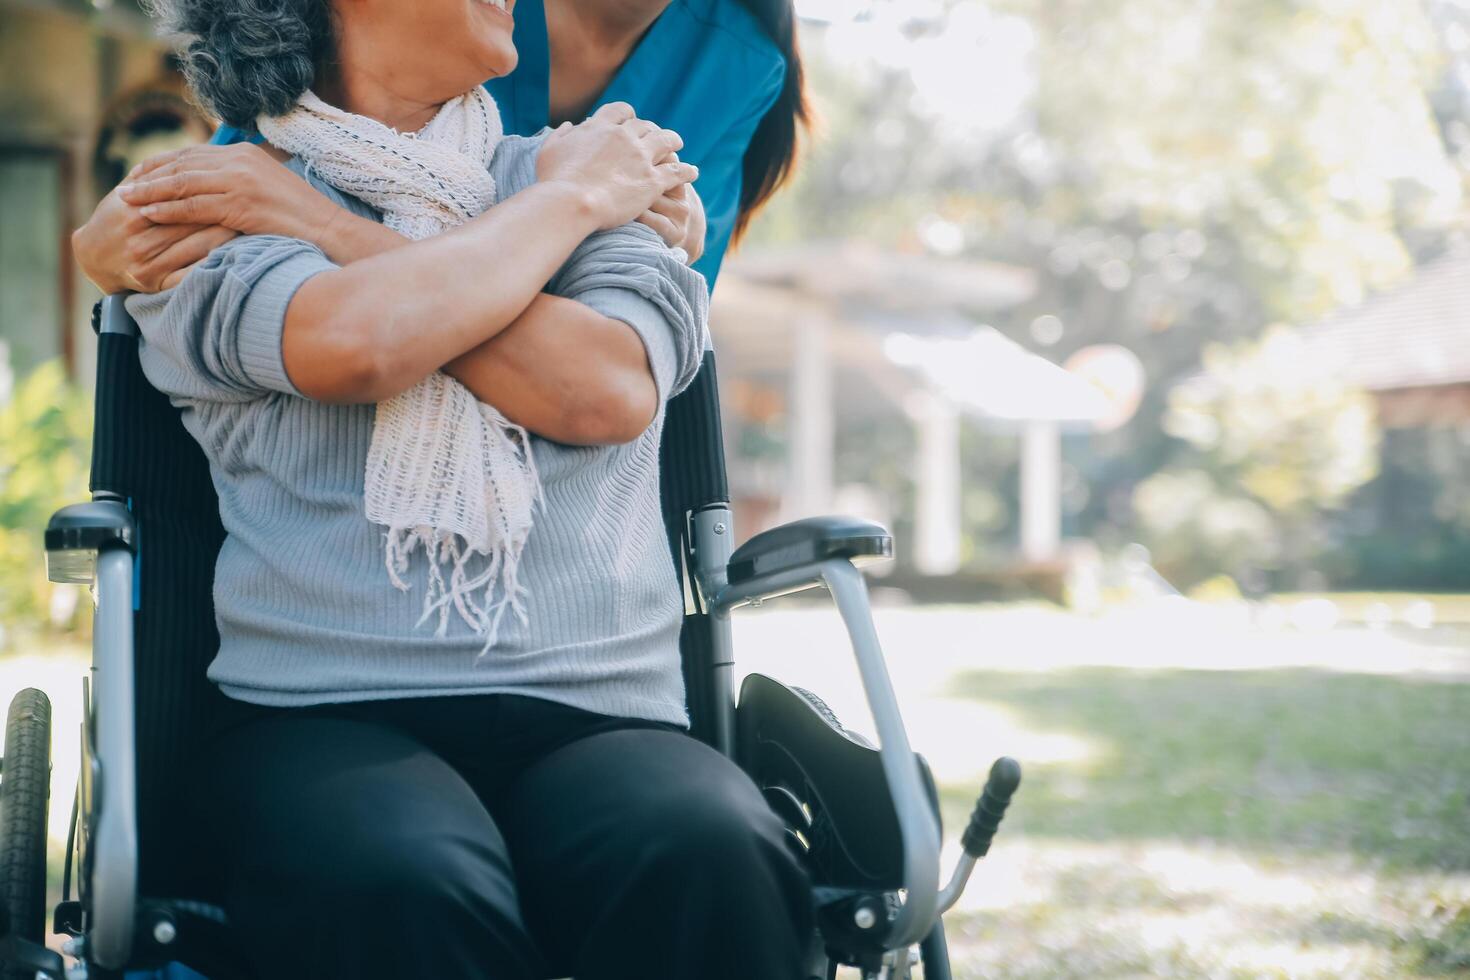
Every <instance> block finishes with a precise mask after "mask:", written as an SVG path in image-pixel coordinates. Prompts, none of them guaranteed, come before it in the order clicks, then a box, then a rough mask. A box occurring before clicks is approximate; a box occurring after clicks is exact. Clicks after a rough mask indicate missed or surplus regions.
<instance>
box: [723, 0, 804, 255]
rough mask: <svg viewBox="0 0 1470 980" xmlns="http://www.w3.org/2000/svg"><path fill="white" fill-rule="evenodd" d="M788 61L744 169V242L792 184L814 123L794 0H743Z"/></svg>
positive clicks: (738, 223)
mask: <svg viewBox="0 0 1470 980" xmlns="http://www.w3.org/2000/svg"><path fill="white" fill-rule="evenodd" d="M740 3H741V5H742V6H744V7H745V9H747V10H749V11H750V13H751V15H752V16H753V17H755V19H756V22H757V23H759V24H760V26H761V29H762V30H764V31H765V32H766V34H767V35H768V36H769V37H770V39H771V40H772V41H774V42H775V43H776V47H777V48H778V49H780V51H781V56H782V57H783V58H785V59H786V81H785V83H784V84H783V85H782V86H781V94H780V95H779V96H777V98H776V102H775V104H773V105H772V106H771V108H770V109H769V110H768V111H767V112H766V114H765V116H763V117H762V118H761V121H760V125H758V126H757V127H756V129H755V135H754V136H753V137H752V138H751V140H750V146H749V147H748V148H747V149H746V151H745V159H744V161H743V163H742V165H741V183H740V210H739V212H738V214H737V215H736V217H735V234H734V235H733V236H731V240H732V241H739V240H740V236H741V235H743V234H745V229H746V227H747V226H748V225H749V224H750V219H751V218H752V217H754V216H755V213H756V211H758V210H760V208H761V205H763V204H765V203H766V201H768V200H770V198H771V195H772V194H774V193H776V191H777V190H778V189H779V188H780V187H781V185H782V184H784V183H786V181H787V180H789V179H790V177H791V174H792V171H793V170H794V169H795V167H796V157H797V142H798V139H799V138H800V134H801V131H802V130H803V129H806V128H807V127H808V126H809V125H810V123H811V109H810V108H809V107H808V106H807V102H806V81H805V78H804V77H803V75H802V68H801V51H800V49H799V47H798V45H797V38H796V5H795V3H794V2H793V0H740Z"/></svg>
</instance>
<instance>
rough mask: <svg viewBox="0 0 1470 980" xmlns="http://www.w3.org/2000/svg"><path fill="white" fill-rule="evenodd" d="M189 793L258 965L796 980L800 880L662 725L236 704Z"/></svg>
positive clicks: (450, 706) (528, 708)
mask: <svg viewBox="0 0 1470 980" xmlns="http://www.w3.org/2000/svg"><path fill="white" fill-rule="evenodd" d="M235 713H236V714H239V715H240V716H241V717H240V718H237V719H235V720H234V721H232V722H231V723H230V724H228V725H226V726H221V727H222V729H223V730H222V731H220V732H219V733H218V734H217V735H216V736H215V737H214V738H213V740H212V741H213V744H212V746H211V751H210V752H208V753H206V756H205V757H206V758H207V759H209V770H208V773H207V775H205V776H204V778H203V785H202V786H201V787H200V788H201V792H200V793H199V794H198V798H199V800H200V806H201V807H202V810H203V812H202V813H201V814H200V817H201V819H202V820H203V821H205V822H206V825H208V826H211V827H212V828H213V830H214V839H215V841H216V842H217V845H218V853H220V854H221V856H222V858H223V860H224V865H223V866H222V867H221V868H220V869H219V870H220V871H221V872H222V874H223V875H224V878H223V880H222V881H221V882H220V885H221V887H222V890H223V894H224V896H225V898H224V901H225V905H226V907H227V909H228V911H229V913H230V916H231V919H232V921H233V922H234V924H235V925H236V926H237V928H238V930H239V931H240V934H241V938H242V940H243V941H244V945H245V947H246V948H247V949H249V950H250V951H251V956H252V957H253V958H254V961H255V967H256V971H257V974H258V975H259V976H260V977H261V978H262V980H266V978H269V980H275V978H285V977H302V978H306V977H310V978H312V980H325V978H333V977H341V978H350V980H366V978H377V977H382V978H390V977H391V978H393V980H409V978H426V980H427V978H432V980H438V978H444V980H480V978H483V980H543V978H547V977H562V976H567V975H574V976H575V977H576V978H577V980H624V978H626V980H633V978H637V980H676V978H677V980H695V978H700V980H724V978H729V980H735V978H739V980H788V978H791V980H794V978H796V977H798V976H799V975H800V964H801V951H802V949H803V947H804V945H805V943H806V941H807V939H808V937H809V936H810V934H811V929H812V927H813V918H812V910H811V904H810V903H811V895H810V886H809V883H808V881H807V879H806V876H805V874H804V872H803V871H802V869H801V866H800V864H799V863H798V862H797V861H796V860H795V859H794V858H793V856H792V854H791V853H790V851H789V850H788V848H787V845H786V843H785V840H784V835H785V831H784V829H783V827H782V826H781V823H780V821H779V819H778V818H777V817H776V816H775V815H774V814H773V813H772V812H771V811H770V809H769V808H768V807H767V806H766V804H765V802H764V800H763V799H762V798H761V795H760V793H759V791H758V790H757V789H756V788H755V786H754V784H753V783H752V782H751V781H750V780H749V778H748V777H746V775H745V774H744V773H743V772H741V771H740V770H739V769H738V768H737V767H736V766H735V765H734V764H733V763H732V762H730V761H729V760H728V759H726V758H725V757H724V756H722V755H720V754H719V753H718V752H716V751H715V750H713V749H711V748H709V747H708V746H706V745H704V744H703V743H701V742H699V741H697V740H696V739H694V738H692V737H690V736H689V735H687V734H685V733H684V732H682V731H679V730H677V729H674V728H672V727H671V726H665V725H659V724H657V723H653V722H644V721H636V720H630V719H620V718H612V717H608V716H605V715H598V714H593V713H591V712H587V711H581V710H578V709H575V708H570V707H566V706H564V705H559V704H555V703H553V702H550V701H546V700H542V699H537V698H527V697H518V696H513V695H488V696H474V697H444V698H421V699H420V698H416V699H407V700H400V701H387V702H370V703H364V704H351V705H331V706H323V707H313V708H291V709H256V708H236V709H235Z"/></svg>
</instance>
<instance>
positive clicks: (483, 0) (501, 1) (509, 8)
mask: <svg viewBox="0 0 1470 980" xmlns="http://www.w3.org/2000/svg"><path fill="white" fill-rule="evenodd" d="M475 3H476V4H477V5H479V6H481V7H488V8H490V13H491V16H494V17H495V19H496V20H499V19H500V18H501V17H504V18H505V19H506V20H507V21H512V20H513V19H512V14H513V13H514V12H515V7H516V3H515V0H475ZM497 15H498V16H497Z"/></svg>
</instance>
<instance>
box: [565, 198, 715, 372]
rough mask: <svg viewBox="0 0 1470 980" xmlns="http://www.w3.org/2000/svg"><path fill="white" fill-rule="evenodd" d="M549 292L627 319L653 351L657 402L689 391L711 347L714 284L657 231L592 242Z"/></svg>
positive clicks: (632, 231)
mask: <svg viewBox="0 0 1470 980" xmlns="http://www.w3.org/2000/svg"><path fill="white" fill-rule="evenodd" d="M546 291H547V292H550V293H554V294H556V295H558V296H565V297H567V298H568V299H574V300H577V301H578V302H581V303H584V304H586V305H587V306H589V307H591V308H592V309H594V310H596V311H597V312H599V313H601V314H602V315H603V316H606V317H610V318H612V319H614V320H621V321H622V322H623V323H626V324H627V325H628V326H630V327H632V328H633V331H634V332H635V333H637V334H638V337H639V339H641V340H642V341H643V346H644V348H645V349H646V350H647V351H648V363H649V365H650V366H651V367H652V368H653V380H654V384H656V385H657V386H658V393H659V398H660V399H661V400H664V401H667V400H668V399H670V398H672V397H673V396H675V395H677V394H678V393H679V392H681V391H683V390H684V389H685V388H687V387H688V386H689V382H691V381H693V380H694V375H695V373H696V372H698V371H699V364H700V360H701V358H702V357H703V355H704V349H705V348H706V347H707V346H709V286H708V285H707V284H706V283H705V281H704V277H703V276H701V275H700V274H699V273H697V272H695V271H694V270H693V269H691V268H689V266H688V265H686V264H685V262H684V253H683V251H682V250H675V249H671V248H669V247H668V246H667V245H665V244H664V241H663V239H661V238H659V237H658V234H657V233H656V232H654V231H653V230H652V229H651V228H648V227H647V226H645V225H640V224H627V225H623V226H622V227H620V228H613V229H612V230H610V231H600V232H597V233H596V234H594V235H592V236H591V237H589V238H588V239H587V240H586V241H584V242H583V243H582V244H581V245H578V246H577V248H576V250H575V251H573V252H572V256H571V258H569V259H567V262H566V265H564V266H562V268H561V270H560V271H559V272H558V273H557V274H556V276H555V277H554V278H553V279H552V280H551V282H550V283H549V284H548V285H547V287H546Z"/></svg>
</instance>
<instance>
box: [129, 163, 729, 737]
mask: <svg viewBox="0 0 1470 980" xmlns="http://www.w3.org/2000/svg"><path fill="white" fill-rule="evenodd" d="M540 142H541V138H540V137H532V138H520V137H506V138H505V139H503V140H502V141H501V142H500V144H499V146H498V147H497V149H496V152H495V155H494V157H493V159H492V162H491V165H490V172H491V174H492V176H493V178H494V181H495V188H496V191H495V192H496V199H497V200H503V199H505V198H506V197H509V196H511V195H513V194H515V193H516V192H518V191H519V190H521V189H523V188H525V187H527V186H529V185H530V184H531V183H533V182H534V180H535V161H536V153H537V151H538V149H539V147H540ZM288 166H290V167H291V168H292V169H293V170H294V171H296V172H297V173H298V174H301V175H302V176H304V177H305V178H306V179H307V180H308V181H309V182H310V183H311V185H312V186H313V187H314V188H316V189H317V190H318V191H319V192H321V193H322V194H324V195H326V196H327V197H329V198H331V199H332V200H334V201H335V202H336V203H338V204H339V205H340V206H343V207H346V208H347V209H349V210H351V211H353V212H355V213H357V214H359V215H362V216H366V217H372V218H375V219H377V218H379V217H380V216H379V215H378V213H377V212H376V211H375V210H374V209H373V208H371V207H369V206H367V205H366V204H364V203H363V202H361V201H360V200H358V199H355V198H351V197H348V196H346V195H344V194H342V193H340V192H339V191H337V190H336V189H335V188H333V187H331V186H330V185H329V184H327V183H326V182H324V181H323V180H322V179H321V178H320V177H319V176H318V175H317V173H316V172H315V171H314V169H313V170H309V169H308V168H307V167H306V166H305V165H304V164H303V163H302V162H301V161H300V160H294V159H293V160H292V161H290V162H289V163H288ZM681 258H682V256H681V255H680V254H678V253H677V252H675V251H674V250H672V249H669V248H668V247H667V246H665V245H664V244H663V242H662V241H661V240H660V239H659V238H658V236H657V235H656V234H654V233H653V232H652V231H651V230H649V229H648V228H647V227H645V226H643V225H639V224H630V225H626V226H624V227H622V228H617V229H613V230H611V231H605V232H599V233H597V234H595V235H593V236H591V237H590V238H588V239H587V240H586V241H585V242H584V243H583V244H582V245H580V246H579V247H578V248H577V249H576V251H575V252H574V254H573V255H572V256H571V258H570V259H569V260H568V262H567V263H566V264H565V265H564V266H563V267H562V269H561V270H560V271H559V272H558V274H557V275H556V276H555V277H554V278H553V279H552V281H551V282H550V283H549V284H548V286H547V291H548V292H552V293H555V294H557V295H560V296H565V297H568V298H570V299H574V300H577V301H578V302H581V303H583V304H585V305H587V306H589V307H591V308H593V309H595V310H597V311H598V312H600V313H602V314H604V315H605V316H609V317H612V318H614V319H617V320H620V321H622V322H624V323H626V324H627V325H628V326H629V327H630V328H632V329H633V330H634V332H635V333H636V334H637V335H638V337H639V338H640V339H641V340H642V342H643V344H644V347H645V349H646V351H647V353H648V361H649V365H650V367H651V369H652V372H653V377H654V381H655V383H656V385H657V387H658V391H659V396H660V403H661V404H662V403H663V402H664V401H666V400H667V399H668V398H670V397H672V396H673V395H674V394H676V393H677V392H679V391H680V390H682V389H683V388H684V387H685V386H686V385H687V384H688V383H689V382H690V381H691V380H692V379H693V377H694V374H695V372H696V371H697V370H698V367H699V363H700V358H701V356H702V354H703V351H704V349H705V347H706V345H707V343H708V333H707V330H706V316H707V300H708V297H707V291H706V287H705V284H704V280H703V278H702V277H700V276H699V275H698V274H697V273H695V272H693V271H692V270H691V269H689V268H688V267H687V266H686V265H685V264H684V262H683V261H681ZM333 268H335V266H334V265H333V264H332V263H331V262H330V261H329V260H328V259H327V258H326V257H325V256H324V255H323V254H322V253H321V251H320V250H319V249H317V248H316V247H315V246H313V245H309V244H307V243H305V242H300V241H296V240H293V239H289V238H281V237H276V236H242V237H241V238H237V239H235V240H233V241H232V242H230V243H228V244H227V245H225V246H222V247H221V248H219V249H216V250H215V251H214V252H213V253H211V255H210V256H209V258H208V259H206V260H205V261H204V262H203V263H201V264H200V265H199V266H198V267H197V268H196V269H195V270H194V271H192V272H191V273H190V274H189V276H188V277H186V278H185V280H184V281H183V282H182V283H181V284H180V285H178V286H177V287H175V288H174V289H172V290H168V291H166V292H164V293H159V294H157V295H152V296H145V295H137V296H132V297H130V298H129V299H128V309H129V311H130V312H131V313H132V314H133V316H134V317H135V318H136V319H137V320H138V323H139V326H140V328H141V331H142V345H141V349H140V351H141V355H140V356H141V359H142V364H143V369H144V371H145V373H146V374H147V376H148V378H149V380H150V381H151V382H152V383H153V384H154V385H155V386H156V387H158V388H160V389H161V390H163V391H164V392H166V393H167V394H168V395H169V396H170V397H171V399H172V400H173V402H174V403H175V404H176V405H178V406H180V408H182V409H183V420H184V424H185V426H186V427H187V428H188V429H189V431H190V432H191V433H192V434H193V435H194V437H195V438H196V439H197V440H198V442H199V443H200V445H201V446H202V447H203V449H204V451H205V454H206V456H207V457H208V459H209V463H210V469H211V473H212V475H213V478H214V482H215V487H216V489H217V490H218V492H219V498H220V515H221V518H222V519H223V522H224V525H225V529H226V531H227V532H228V535H227V537H226V540H225V543H224V546H223V548H222V549H221V552H220V556H219V561H218V564H217V567H216V574H215V581H214V600H215V612H216V618H217V620H218V623H219V628H220V638H221V645H220V650H219V654H218V656H217V657H216V658H215V660H214V661H213V663H212V664H211V665H210V668H209V676H210V678H211V679H212V680H214V681H215V682H216V683H218V684H219V685H220V687H221V689H222V690H223V691H224V692H225V693H226V694H228V695H230V696H231V697H235V698H239V699H241V700H245V701H251V702H255V703H259V704H271V705H304V704H316V703H323V702H334V701H357V700H369V699H378V698H399V697H413V696H428V695H443V694H469V693H492V692H512V693H520V694H525V695H529V696H535V697H542V698H546V699H548V700H552V701H558V702H561V703H564V704H570V705H573V706H576V707H580V708H584V709H586V710H589V711H597V712H602V713H605V714H612V715H621V716H627V717H638V718H648V719H652V720H656V721H667V722H672V723H675V724H687V720H688V719H687V713H686V710H685V705H684V689H683V679H682V676H681V672H680V667H679V649H678V635H679V626H680V623H681V620H682V618H683V608H684V607H683V597H682V595H681V592H680V589H679V586H678V582H677V579H676V577H675V574H674V569H673V566H672V564H671V562H670V561H669V552H668V544H667V540H666V534H665V530H664V526H663V520H662V515H661V508H660V504H659V476H658V459H659V452H658V447H659V439H660V434H661V432H662V428H663V420H664V412H663V409H662V408H660V410H659V411H658V413H657V415H656V416H655V418H654V420H653V422H652V424H651V425H650V426H649V428H648V429H647V430H646V431H645V432H644V433H643V434H642V435H640V436H639V437H638V438H637V439H635V440H633V441H632V442H630V443H627V444H624V445H617V446H607V447H585V446H567V445H562V444H559V443H555V442H552V441H549V440H545V439H542V438H540V437H538V436H535V435H534V434H532V435H531V436H530V437H529V438H530V448H531V450H532V452H533V454H534V456H535V459H536V462H537V466H538V469H539V475H540V480H541V486H542V491H543V503H542V506H541V509H540V510H539V511H538V513H537V517H536V526H535V529H534V533H532V534H531V535H530V536H529V537H528V539H527V541H526V544H525V548H524V551H523V552H522V554H521V562H520V570H519V573H520V576H521V580H522V581H523V582H524V583H525V585H526V586H527V591H526V594H525V604H526V618H525V619H524V620H521V619H520V618H519V617H515V616H508V617H506V619H505V621H504V623H503V625H502V628H501V630H500V635H499V636H498V637H497V638H496V642H495V644H494V646H493V647H492V648H491V649H490V651H489V652H488V653H487V654H486V655H485V656H483V657H481V656H480V654H481V651H482V650H483V649H484V646H485V644H484V637H483V636H482V635H481V634H480V632H479V631H478V630H477V629H476V628H475V627H474V626H472V625H471V624H470V623H468V622H465V621H464V619H463V618H461V617H458V616H455V617H451V618H450V619H449V621H448V623H447V624H446V625H445V627H444V629H443V631H442V632H439V631H438V630H437V628H436V629H434V630H430V629H426V628H418V626H417V623H418V621H419V618H420V616H421V614H422V603H421V598H420V597H421V595H422V592H423V591H427V590H428V589H429V588H430V584H431V583H430V574H431V573H430V570H429V567H428V563H427V562H424V561H422V560H419V561H415V562H412V563H410V564H409V565H408V567H407V568H406V569H405V571H404V573H403V576H404V580H405V581H406V583H407V584H408V585H409V586H410V587H411V588H412V589H413V590H414V591H413V592H411V593H409V594H402V593H399V592H397V591H395V590H394V589H391V588H384V585H383V582H384V578H383V554H384V552H383V528H382V527H379V526H376V525H375V524H374V523H373V522H372V521H371V520H369V518H368V515H367V514H366V513H365V510H364V474H365V469H366V463H367V458H368V453H369V448H370V445H371V442H372V439H373V431H374V416H375V407H374V406H372V405H328V404H324V403H321V402H315V401H312V400H310V399H307V398H305V397H303V396H302V395H301V394H300V392H298V391H297V390H296V388H295V386H294V385H293V384H292V383H291V380H290V377H289V376H288V374H287V372H286V369H285V365H284V363H283V361H282V356H281V333H282V328H283V326H284V323H285V315H286V309H287V306H288V305H289V303H290V301H291V297H292V296H293V295H294V294H295V292H296V290H297V289H298V288H299V287H300V286H301V284H302V283H304V282H306V281H307V280H308V279H310V278H311V277H312V276H314V275H316V274H318V273H320V272H323V271H327V270H330V269H333ZM144 549H145V551H146V545H145V546H144ZM143 560H144V561H146V560H147V558H146V556H145V557H144V558H143ZM143 601H144V602H145V603H146V601H147V597H146V596H145V597H144V599H143Z"/></svg>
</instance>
